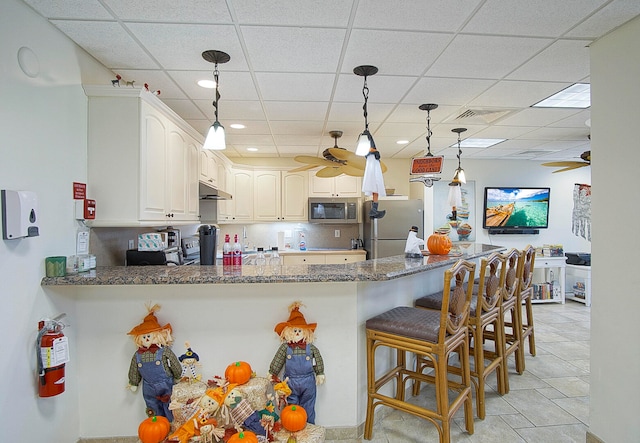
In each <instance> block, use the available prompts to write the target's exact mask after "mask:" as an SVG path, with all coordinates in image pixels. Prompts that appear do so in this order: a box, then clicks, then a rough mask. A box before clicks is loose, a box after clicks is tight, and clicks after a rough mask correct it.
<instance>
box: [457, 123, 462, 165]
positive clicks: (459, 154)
mask: <svg viewBox="0 0 640 443" xmlns="http://www.w3.org/2000/svg"><path fill="white" fill-rule="evenodd" d="M461 155H462V149H460V133H459V132H458V155H457V157H458V171H459V170H460V169H462V168H461V167H460V156H461Z"/></svg>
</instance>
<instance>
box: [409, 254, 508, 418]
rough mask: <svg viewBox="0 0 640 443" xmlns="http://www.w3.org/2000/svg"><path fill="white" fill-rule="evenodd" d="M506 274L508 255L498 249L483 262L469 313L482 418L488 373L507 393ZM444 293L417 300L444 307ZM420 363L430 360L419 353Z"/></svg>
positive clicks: (419, 303) (478, 408)
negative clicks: (488, 342)
mask: <svg viewBox="0 0 640 443" xmlns="http://www.w3.org/2000/svg"><path fill="white" fill-rule="evenodd" d="M505 277H506V258H505V257H504V256H503V255H501V254H499V253H497V252H495V253H493V254H491V255H490V256H489V257H487V258H483V259H482V260H481V262H480V277H479V278H478V279H477V280H476V282H477V285H474V288H473V296H472V299H471V308H470V314H469V322H468V326H469V334H470V337H471V338H472V341H471V342H470V343H471V345H470V351H469V352H470V354H472V355H473V365H472V367H471V376H472V378H471V380H472V382H473V384H474V387H475V391H476V412H477V415H478V418H480V419H484V418H485V415H486V412H485V385H486V381H487V377H488V376H489V375H491V374H492V373H494V372H495V374H496V379H497V382H498V393H500V394H501V395H502V394H504V393H505V389H506V388H505V384H504V370H503V365H504V357H503V356H504V349H505V343H504V340H505V336H504V323H503V317H502V315H501V313H500V308H501V306H502V293H503V291H504V281H505ZM441 304H442V296H441V294H431V295H427V296H424V297H421V298H419V299H417V300H416V301H415V306H416V307H417V308H424V309H432V310H437V311H439V310H440V309H441ZM488 327H491V331H496V332H497V334H492V336H491V339H492V341H493V350H490V349H485V347H484V343H485V338H486V336H485V331H486V330H487V328H488ZM418 365H421V366H424V367H429V366H430V362H429V361H426V360H425V359H424V358H422V357H418ZM449 372H453V373H457V374H459V373H460V368H458V367H449ZM414 395H417V386H415V385H414Z"/></svg>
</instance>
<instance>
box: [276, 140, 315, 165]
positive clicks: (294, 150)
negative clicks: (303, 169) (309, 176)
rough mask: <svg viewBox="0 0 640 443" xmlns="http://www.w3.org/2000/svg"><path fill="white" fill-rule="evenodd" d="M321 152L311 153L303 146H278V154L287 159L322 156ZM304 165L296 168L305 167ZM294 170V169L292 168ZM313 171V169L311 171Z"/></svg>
mask: <svg viewBox="0 0 640 443" xmlns="http://www.w3.org/2000/svg"><path fill="white" fill-rule="evenodd" d="M318 151H319V150H318V149H316V150H315V151H310V150H309V148H305V147H302V146H301V145H292V146H287V145H278V152H279V153H280V155H281V156H286V157H295V156H296V155H311V156H320V152H318ZM304 165H305V164H304V163H299V164H298V165H297V166H296V167H300V166H304ZM292 169H293V168H292ZM311 170H313V169H311Z"/></svg>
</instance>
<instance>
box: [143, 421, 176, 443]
mask: <svg viewBox="0 0 640 443" xmlns="http://www.w3.org/2000/svg"><path fill="white" fill-rule="evenodd" d="M170 430H171V423H169V420H167V418H166V417H162V416H158V415H152V416H150V417H149V418H146V419H144V420H143V421H142V423H140V426H138V437H140V441H141V442H142V443H160V442H162V441H164V439H165V438H167V435H169V431H170Z"/></svg>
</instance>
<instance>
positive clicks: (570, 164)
mask: <svg viewBox="0 0 640 443" xmlns="http://www.w3.org/2000/svg"><path fill="white" fill-rule="evenodd" d="M580 158H581V159H582V160H583V161H562V162H549V163H543V164H542V166H553V167H561V168H562V169H558V170H557V171H553V173H554V174H555V173H556V172H564V171H571V170H572V169H577V168H582V167H584V166H589V165H590V164H591V151H584V152H583V153H582V154H580Z"/></svg>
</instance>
